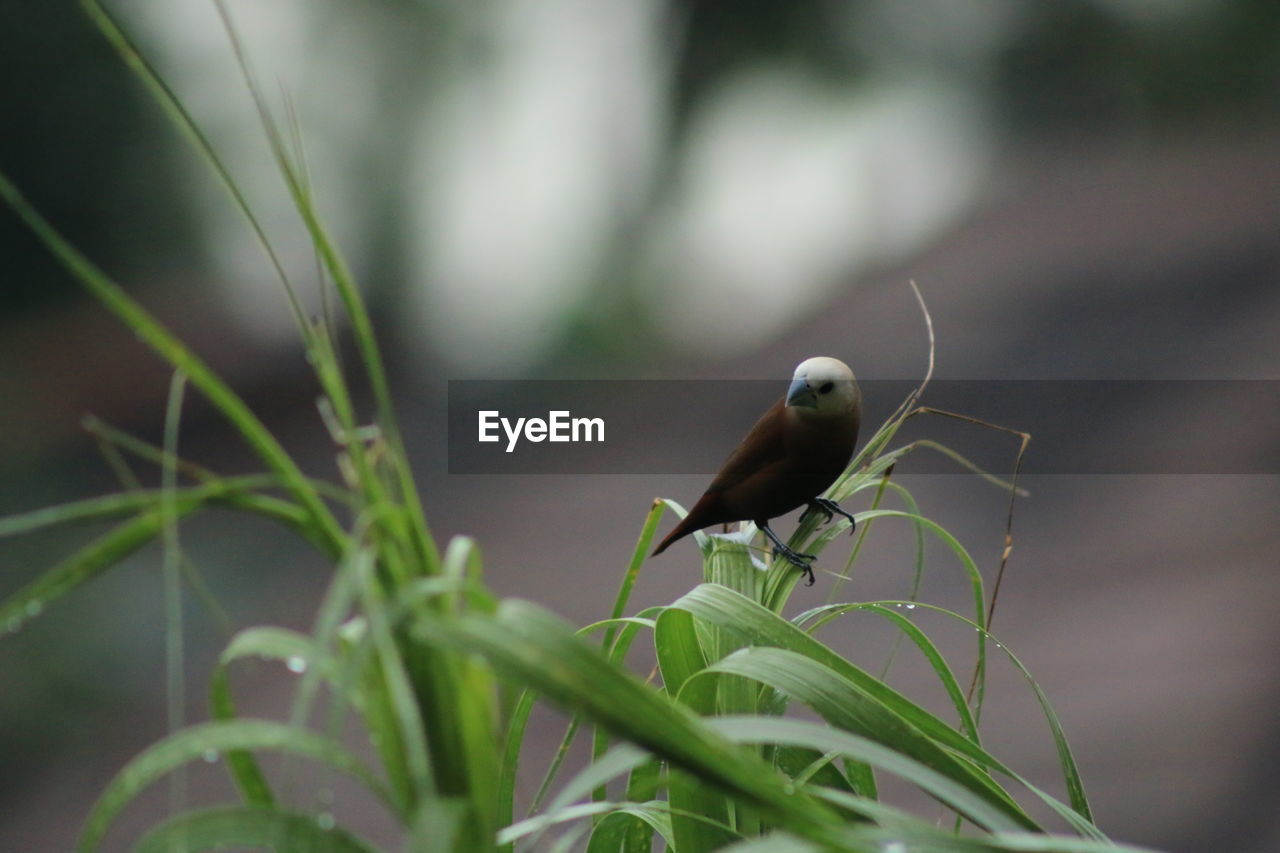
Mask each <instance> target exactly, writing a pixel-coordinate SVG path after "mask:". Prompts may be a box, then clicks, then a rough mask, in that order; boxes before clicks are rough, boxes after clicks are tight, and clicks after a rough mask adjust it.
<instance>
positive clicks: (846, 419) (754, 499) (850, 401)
mask: <svg viewBox="0 0 1280 853" xmlns="http://www.w3.org/2000/svg"><path fill="white" fill-rule="evenodd" d="M861 416H862V392H861V391H860V390H859V389H858V383H857V380H855V379H854V377H853V371H852V370H850V369H849V366H848V365H847V364H845V363H844V362H843V361H840V360H839V359H835V358H827V357H825V356H817V357H815V358H810V359H806V360H804V361H802V362H800V365H799V366H798V367H797V368H796V372H795V375H794V376H793V377H792V379H791V387H789V388H788V389H787V394H786V396H785V397H783V398H782V399H781V400H779V401H778V402H777V403H775V404H774V405H773V406H772V407H771V408H770V409H769V410H768V411H767V412H765V413H764V415H762V416H761V418H760V420H758V421H756V425H755V426H753V427H752V428H751V431H750V432H748V433H747V435H746V438H744V439H742V443H741V444H739V445H738V448H737V449H736V450H734V451H733V453H731V454H729V458H728V459H726V460H725V463H724V466H723V467H722V468H721V469H720V473H719V474H717V475H716V477H715V479H714V480H712V481H711V485H710V486H708V487H707V490H706V492H705V493H703V495H702V497H701V498H699V499H698V502H697V503H696V504H694V505H693V509H691V510H689V514H688V515H687V516H685V518H684V520H682V521H681V522H680V523H679V524H677V525H676V527H675V529H674V530H672V531H671V533H669V534H668V535H667V538H666V539H663V540H662V543H661V544H659V545H658V547H657V548H656V549H655V550H654V552H653V553H654V555H657V554H661V553H662V552H663V551H665V550H666V548H667V546H668V545H670V544H671V543H672V542H674V541H676V540H677V539H679V538H680V537H682V536H687V535H688V534H690V533H692V532H693V531H695V530H701V529H702V528H704V527H709V526H711V525H713V524H723V523H726V522H731V521H754V522H755V524H756V526H757V527H759V528H760V529H761V530H763V531H764V534H765V535H766V536H768V537H769V541H771V542H772V543H773V545H774V548H775V550H776V551H777V553H779V554H781V555H782V556H783V557H784V558H786V559H787V561H788V562H790V563H792V564H793V565H795V566H796V567H798V568H800V569H801V570H803V571H804V573H805V576H806V577H807V579H808V582H809V583H810V584H812V583H813V569H812V568H811V567H810V563H811V562H812V560H813V559H814V557H813V555H812V554H801V553H799V552H797V551H795V550H794V549H792V548H789V547H787V545H786V543H784V542H783V541H782V540H781V539H779V538H778V536H777V535H776V534H775V533H774V532H773V530H772V529H770V527H769V520H770V519H771V518H777V517H778V516H780V515H784V514H785V513H788V512H791V511H792V510H793V509H796V508H797V507H800V506H801V505H803V504H808V506H809V508H810V509H811V510H813V511H815V512H821V513H823V514H824V515H825V516H826V520H827V521H830V520H831V518H832V516H833V515H834V514H836V513H838V514H840V515H842V516H844V517H845V518H847V519H849V523H850V524H852V523H853V516H852V515H850V514H849V513H847V512H845V511H844V510H843V509H841V508H840V506H839V505H838V504H836V502H835V501H832V500H828V499H826V498H820V497H818V495H820V494H822V492H823V491H825V490H826V488H827V487H828V486H830V485H831V484H832V483H834V482H835V480H836V478H837V477H839V476H840V474H841V473H842V472H843V471H844V469H845V466H846V465H848V464H849V459H850V458H851V457H852V456H853V448H854V445H856V444H857V442H858V424H859V421H860V419H861Z"/></svg>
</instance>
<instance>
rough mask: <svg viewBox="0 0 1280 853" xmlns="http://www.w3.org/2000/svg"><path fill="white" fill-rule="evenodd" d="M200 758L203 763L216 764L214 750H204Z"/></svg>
mask: <svg viewBox="0 0 1280 853" xmlns="http://www.w3.org/2000/svg"><path fill="white" fill-rule="evenodd" d="M201 757H202V758H203V759H204V760H205V761H207V762H209V763H210V764H213V763H214V762H216V761H217V760H218V750H216V749H206V750H205V751H204V755H203V756H201Z"/></svg>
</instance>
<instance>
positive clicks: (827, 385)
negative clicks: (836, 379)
mask: <svg viewBox="0 0 1280 853" xmlns="http://www.w3.org/2000/svg"><path fill="white" fill-rule="evenodd" d="M834 387H835V384H834V383H831V382H824V383H822V387H821V388H819V389H818V393H819V394H830V393H831V389H832V388H834Z"/></svg>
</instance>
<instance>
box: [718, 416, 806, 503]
mask: <svg viewBox="0 0 1280 853" xmlns="http://www.w3.org/2000/svg"><path fill="white" fill-rule="evenodd" d="M785 411H786V401H785V400H784V399H782V398H779V399H778V402H776V403H774V404H773V405H772V406H771V407H769V410H768V411H767V412H765V413H764V414H763V415H761V416H760V420H758V421H756V423H755V426H753V427H751V429H750V430H749V431H748V432H747V435H746V437H745V438H743V439H742V443H740V444H739V445H738V446H737V447H736V448H735V449H734V451H733V452H732V453H730V454H729V458H728V459H726V460H725V461H724V465H723V466H722V467H721V468H720V473H719V474H716V478H715V479H714V480H712V481H711V485H709V486H707V491H708V492H723V491H725V490H726V489H731V488H733V487H734V486H736V485H738V484H739V483H741V482H742V481H743V480H745V479H747V478H748V477H751V476H752V475H754V474H757V473H759V472H760V471H762V470H764V469H765V468H767V467H768V466H770V465H772V464H774V463H775V462H778V461H780V460H782V459H783V458H784V457H785V456H786V455H787V448H786V445H785V443H784V442H783V438H782V425H783V422H784V417H783V415H784V412H785Z"/></svg>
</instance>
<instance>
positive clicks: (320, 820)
mask: <svg viewBox="0 0 1280 853" xmlns="http://www.w3.org/2000/svg"><path fill="white" fill-rule="evenodd" d="M316 824H317V825H318V826H319V827H320V828H321V829H326V830H327V829H333V825H334V820H333V815H331V814H329V813H328V812H320V814H318V815H316Z"/></svg>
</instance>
